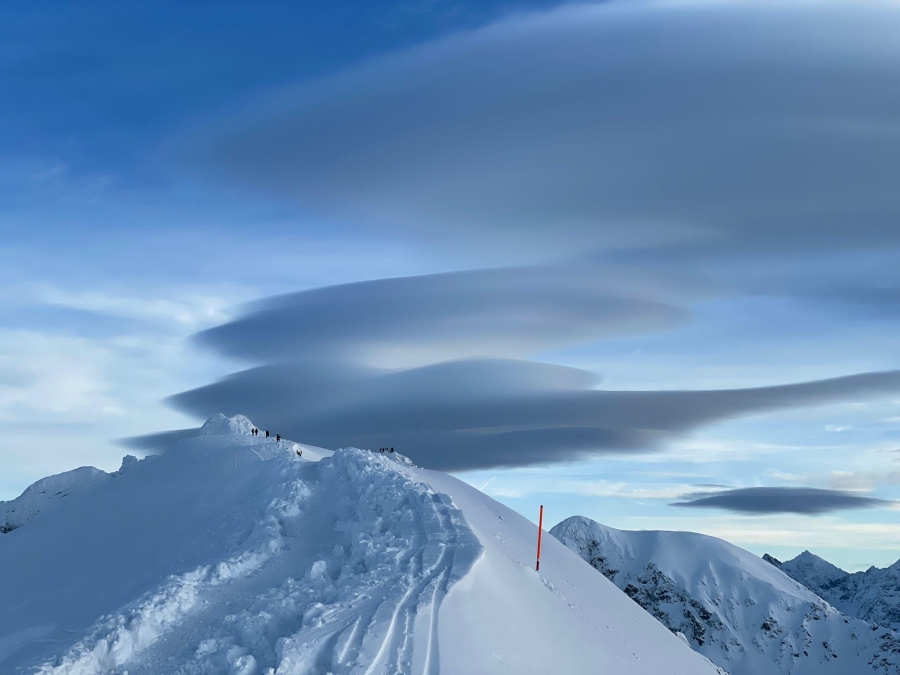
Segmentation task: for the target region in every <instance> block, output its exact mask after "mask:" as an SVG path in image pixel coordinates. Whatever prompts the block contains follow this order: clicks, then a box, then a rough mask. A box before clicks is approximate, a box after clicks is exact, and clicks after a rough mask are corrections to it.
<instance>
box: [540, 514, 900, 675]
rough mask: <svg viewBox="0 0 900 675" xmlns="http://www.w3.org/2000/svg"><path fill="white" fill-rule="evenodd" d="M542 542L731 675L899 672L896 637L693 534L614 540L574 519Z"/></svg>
mask: <svg viewBox="0 0 900 675" xmlns="http://www.w3.org/2000/svg"><path fill="white" fill-rule="evenodd" d="M550 533H551V534H552V535H553V536H554V537H556V538H557V539H559V540H560V541H562V542H563V543H564V544H565V545H566V546H568V547H569V548H571V549H572V550H573V551H575V552H576V553H578V554H579V555H580V556H581V557H582V559H584V560H585V561H586V562H587V563H588V564H590V565H591V566H592V567H594V568H595V569H596V570H598V571H599V572H601V573H602V574H603V575H604V576H605V577H606V578H607V579H609V580H610V581H612V582H613V583H614V584H615V585H616V586H618V587H619V588H620V589H622V590H623V591H624V592H625V594H626V595H628V596H629V597H630V598H631V599H632V600H634V601H635V602H636V603H637V604H639V605H640V606H641V607H643V608H644V609H645V610H646V611H647V612H649V613H650V614H651V615H652V616H654V617H656V619H657V620H659V621H660V622H661V623H662V624H663V625H665V626H666V627H667V628H668V629H669V630H671V631H672V632H673V633H676V634H679V633H681V634H683V635H684V636H685V638H686V639H687V641H688V642H689V644H690V645H691V646H692V647H693V648H694V649H695V650H697V651H698V652H700V653H701V654H703V655H704V656H706V657H707V658H708V659H710V660H711V661H713V663H715V664H716V665H718V666H720V667H721V668H723V669H724V670H726V671H727V672H729V673H730V674H731V675H875V674H877V675H896V673H898V672H900V638H898V636H897V634H896V633H894V632H893V631H891V630H881V631H876V630H873V626H871V625H869V624H868V623H866V622H865V621H861V620H859V619H854V618H850V617H849V616H846V615H845V614H842V613H841V612H839V611H838V610H837V609H835V608H834V607H833V606H832V605H829V604H828V603H827V602H825V601H824V600H823V599H822V598H820V597H818V596H817V595H816V594H815V593H814V592H812V591H811V590H809V588H807V587H804V586H803V585H801V584H800V583H798V582H797V581H795V580H794V579H792V578H790V577H789V576H788V575H786V574H785V573H783V572H782V571H780V568H781V567H782V563H781V562H780V561H779V560H777V559H776V558H774V557H772V556H770V555H768V554H766V555H765V556H763V558H759V557H757V556H755V555H753V554H752V553H750V552H749V551H745V550H743V549H740V548H738V547H737V546H733V545H732V544H729V543H728V542H725V541H722V540H721V539H716V538H714V537H709V536H706V535H701V534H696V533H692V532H663V531H660V532H653V531H638V532H630V531H626V530H616V529H613V528H610V527H606V526H604V525H601V524H600V523H596V522H594V521H591V520H589V519H587V518H584V517H580V516H579V517H573V518H567V519H566V520H564V521H563V522H561V523H560V524H559V525H557V526H556V527H554V528H552V529H551V530H550ZM789 563H792V564H793V567H794V568H796V569H798V570H803V571H806V572H810V573H814V574H813V576H814V577H817V578H819V577H822V578H824V577H829V575H832V576H833V575H835V574H837V575H846V574H847V573H846V572H843V571H842V570H839V569H838V568H836V567H834V566H833V565H831V564H830V563H828V562H827V561H825V560H822V559H821V558H819V557H818V556H816V555H814V554H812V553H810V552H809V551H805V552H804V553H802V554H801V555H799V556H797V557H796V558H795V559H794V560H793V561H789ZM784 564H787V563H784Z"/></svg>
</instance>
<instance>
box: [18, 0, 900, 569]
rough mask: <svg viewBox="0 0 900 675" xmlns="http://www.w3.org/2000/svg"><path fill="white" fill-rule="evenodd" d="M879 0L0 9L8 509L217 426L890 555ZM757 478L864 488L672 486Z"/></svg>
mask: <svg viewBox="0 0 900 675" xmlns="http://www.w3.org/2000/svg"><path fill="white" fill-rule="evenodd" d="M897 12H898V10H897V8H896V6H894V5H891V4H888V3H862V4H857V5H853V6H850V5H847V4H844V5H839V4H829V3H819V2H807V3H802V4H792V3H788V4H783V3H782V4H778V5H775V4H768V3H762V4H760V3H755V4H753V5H751V4H746V5H745V4H740V3H725V2H676V3H673V2H667V3H662V2H638V3H623V2H613V3H608V4H603V5H595V4H578V5H562V4H559V3H550V2H540V3H538V2H536V3H485V2H479V3H469V4H466V3H443V2H421V3H416V2H397V3H387V2H384V3H351V2H332V3H319V4H313V3H244V2H227V3H204V2H198V3H190V4H187V5H185V4H184V3H129V4H127V5H124V4H122V5H117V6H111V5H108V4H101V3H96V4H91V3H80V4H79V5H77V6H75V5H71V4H69V3H58V4H57V3H8V4H7V5H6V6H5V8H4V17H5V20H4V21H3V22H0V38H2V39H0V82H2V85H3V91H4V96H2V97H0V147H2V153H0V235H2V240H0V285H2V288H3V291H4V292H3V293H2V294H0V310H2V311H3V316H4V318H5V320H4V321H3V322H0V420H2V423H3V429H4V434H3V438H2V439H0V467H2V471H0V498H11V497H14V496H15V495H16V494H18V493H19V492H20V491H21V490H22V489H23V488H24V487H25V486H27V485H28V484H30V483H31V482H33V481H34V480H36V479H38V478H40V477H43V476H44V475H47V474H49V473H55V472H59V471H63V470H67V469H70V468H74V467H76V466H80V465H84V464H93V465H96V466H99V467H102V468H107V469H109V468H115V467H116V466H117V465H118V462H119V461H120V459H121V456H122V454H123V452H124V450H123V447H122V446H121V445H120V444H119V443H117V439H121V438H123V437H131V436H138V435H142V434H152V433H154V432H159V431H164V430H168V429H180V428H186V427H192V426H196V424H197V423H198V421H199V420H200V419H201V418H202V417H203V416H204V415H205V414H208V413H209V412H217V411H218V409H219V408H223V407H224V408H226V409H225V410H223V412H227V413H229V414H233V413H234V412H248V413H249V412H253V413H254V415H253V417H254V420H255V421H256V422H257V424H260V425H269V426H275V425H279V428H280V429H282V430H285V431H287V430H288V429H290V431H291V433H292V435H295V436H298V438H297V440H303V441H309V442H315V441H317V440H331V441H333V442H334V443H342V442H347V443H350V442H356V443H360V444H362V443H364V442H369V441H370V440H371V442H372V443H375V446H374V447H377V445H378V443H376V441H375V440H374V439H378V438H384V439H385V440H384V444H393V445H396V446H398V449H402V450H404V451H408V452H409V454H411V455H412V456H414V457H416V458H417V459H419V461H422V462H423V463H426V464H428V463H429V462H432V463H434V464H435V465H441V466H446V468H450V469H452V470H455V471H457V472H458V473H459V474H460V475H461V476H463V477H464V478H465V479H466V480H468V481H470V482H471V483H472V484H474V485H476V486H478V487H482V486H485V490H486V491H487V492H488V493H489V494H492V495H493V496H495V497H496V498H498V499H500V500H501V501H504V502H505V503H507V504H509V505H510V506H512V507H513V508H516V509H517V510H520V511H521V512H522V513H525V514H526V515H529V516H533V515H534V514H535V513H536V511H537V506H538V505H539V504H541V503H543V504H545V505H546V506H547V510H548V513H547V515H548V519H549V520H550V521H552V522H556V521H558V520H561V519H563V518H565V517H567V516H570V515H574V514H580V515H585V516H588V517H592V518H595V519H597V520H599V521H600V522H603V523H605V524H607V525H611V526H614V527H621V528H649V529H661V528H667V529H688V530H694V531H700V532H707V533H709V534H714V535H717V536H723V537H725V538H727V539H729V540H731V541H733V542H735V543H737V544H739V545H743V546H746V547H748V548H749V549H750V550H753V551H755V552H757V553H762V552H763V551H768V552H770V553H772V554H774V555H776V556H777V557H790V556H792V555H795V554H796V553H798V552H800V551H801V550H802V549H804V548H809V549H811V550H813V551H814V552H816V553H819V554H820V555H824V556H825V557H828V558H829V559H830V560H832V561H833V562H834V563H836V564H839V565H841V566H843V567H845V568H847V569H860V568H865V567H868V566H869V565H872V564H877V565H881V566H884V565H887V564H890V563H892V562H894V561H895V560H896V559H897V558H900V526H897V525H895V521H896V514H897V510H896V508H895V505H894V503H893V502H892V500H895V499H900V489H898V485H900V470H898V468H897V467H898V464H897V460H898V459H900V454H898V450H900V387H898V388H895V386H894V384H893V382H894V380H893V379H891V378H892V377H893V376H892V375H888V376H885V377H886V379H885V378H881V379H878V380H877V382H876V381H875V380H873V379H872V378H870V377H869V376H868V375H867V374H871V373H879V372H883V371H893V370H896V369H898V368H900V358H898V355H897V349H896V339H895V337H894V336H895V335H896V334H897V328H898V303H900V278H898V272H897V265H896V261H897V259H898V255H897V254H898V247H900V237H898V235H900V228H898V227H897V222H898V216H900V200H898V197H897V195H896V194H895V193H896V190H895V189H894V185H893V182H892V181H893V177H894V176H896V175H897V174H896V170H897V169H900V131H898V129H900V95H898V94H897V92H896V87H892V86H891V83H893V82H895V81H896V79H895V78H896V76H897V75H898V74H900V73H898V70H900V48H898V47H897V45H896V44H895V43H896V40H895V39H894V36H893V34H892V32H891V31H890V30H889V26H891V25H896V24H895V23H892V21H894V20H896V19H897V18H898V17H897ZM479 270H481V271H479ZM441 273H452V274H449V275H444V276H421V275H435V274H441ZM399 277H403V278H405V279H404V280H401V281H398V282H390V281H387V282H382V281H379V280H389V279H394V278H399ZM357 282H359V283H357ZM337 284H355V285H350V286H342V287H340V288H336V289H325V290H324V291H320V292H315V293H312V294H309V293H307V294H303V293H301V294H300V295H296V293H297V292H299V291H307V290H309V289H316V288H322V287H330V286H334V285H337ZM284 294H294V295H286V296H285V295H284ZM248 303H250V304H248ZM219 326H221V328H216V327H219ZM210 329H215V330H210ZM201 331H206V332H204V333H202V336H201V337H200V338H196V337H192V336H195V335H196V334H197V333H198V332H201ZM551 366H552V367H551ZM560 367H564V368H560ZM247 369H250V370H247ZM239 371H241V372H242V373H243V374H242V375H240V376H238V377H232V378H231V379H226V380H223V381H220V378H225V377H227V376H230V375H232V374H233V373H236V372H239ZM244 371H246V372H244ZM847 376H850V377H849V379H847V380H840V381H838V382H837V383H836V384H824V385H823V384H821V381H827V380H831V379H832V378H843V377H847ZM594 377H596V381H594ZM854 377H856V379H853V378H854ZM879 377H880V376H879ZM860 378H861V379H860ZM216 382H219V383H218V384H216V385H214V386H209V385H211V383H216ZM798 383H812V384H810V385H808V386H806V385H804V386H803V387H801V389H799V390H797V391H794V390H793V389H789V390H787V391H786V392H785V391H783V390H777V389H776V390H773V389H771V388H773V387H778V386H780V385H795V384H798ZM257 388H259V389H257ZM723 390H732V393H726V394H721V393H717V392H722V391H723ZM247 391H254V392H255V391H261V392H262V394H260V395H259V396H257V397H256V398H255V399H253V400H252V401H250V402H249V403H248V402H247V398H246V392H247ZM435 391H439V392H440V395H437V394H432V393H431V392H435ZM598 391H600V392H605V393H603V394H601V395H600V396H599V397H598V396H596V395H595V394H596V392H598ZM648 392H670V394H665V395H664V396H663V397H661V398H660V397H658V396H656V395H647V394H648ZM685 392H687V393H686V394H685ZM704 392H706V393H704ZM172 396H175V398H167V397H172ZM307 400H308V401H309V405H308V406H307V407H306V408H304V409H303V410H302V411H298V410H297V409H296V406H297V405H298V404H297V402H298V401H307ZM726 400H728V401H732V402H731V403H728V404H727V405H724V403H722V402H724V401H726ZM560 401H571V402H572V405H570V406H567V405H563V404H561V403H560ZM635 401H637V402H635ZM720 403H722V405H720ZM247 405H251V406H252V407H253V409H252V410H244V409H243V408H244V407H246V406H247ZM292 406H293V407H292ZM619 406H624V407H623V408H622V410H627V411H629V412H628V414H627V415H625V414H624V413H623V415H624V416H623V418H622V419H621V420H617V419H616V415H615V413H614V411H615V410H619ZM629 406H630V407H629ZM213 408H215V409H213ZM232 408H233V409H232ZM575 409H577V410H579V411H581V410H583V412H581V413H579V415H580V416H574V415H573V413H572V411H573V410H575ZM526 411H535V412H527V413H526ZM611 411H613V412H611ZM673 411H675V412H673ZM576 417H577V419H576ZM626 418H627V419H626ZM603 420H605V421H603ZM392 424H393V425H394V426H391V425H392ZM398 425H399V426H398ZM351 429H353V430H354V431H352V433H351V431H350V430H351ZM304 432H306V433H308V434H309V435H310V436H311V437H307V436H304ZM404 444H407V445H408V447H404ZM429 448H430V450H429ZM417 453H418V456H417ZM762 487H765V488H778V489H779V490H781V491H782V493H783V494H785V495H788V496H791V497H796V496H797V495H801V496H800V497H797V499H802V494H806V493H801V492H796V491H797V490H800V489H805V488H815V489H820V490H832V491H835V493H834V496H835V499H836V500H837V498H838V497H842V496H846V495H848V494H849V495H850V496H851V497H854V498H858V502H857V503H856V506H858V508H849V509H848V508H844V507H843V506H841V507H838V506H835V507H834V508H830V509H828V510H826V511H825V512H820V513H816V514H813V515H810V514H808V513H805V512H803V509H802V508H801V509H796V510H793V511H788V512H773V513H762V514H760V513H748V512H741V511H740V510H723V509H720V508H715V509H708V508H701V507H695V508H684V507H681V506H673V504H678V503H683V502H684V501H686V499H683V498H684V497H685V496H686V495H694V494H695V493H696V494H695V496H699V495H702V494H712V493H714V492H716V491H719V492H722V493H723V494H725V495H726V498H728V496H727V493H728V491H729V490H740V489H745V488H762ZM791 491H794V492H791ZM735 494H736V493H735ZM873 499H880V500H886V501H881V502H874V501H871V500H873ZM865 500H869V501H865ZM837 501H839V500H837ZM837 501H835V504H837ZM841 503H844V502H841Z"/></svg>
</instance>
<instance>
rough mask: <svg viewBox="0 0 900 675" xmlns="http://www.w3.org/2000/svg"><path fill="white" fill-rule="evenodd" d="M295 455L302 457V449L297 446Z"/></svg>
mask: <svg viewBox="0 0 900 675" xmlns="http://www.w3.org/2000/svg"><path fill="white" fill-rule="evenodd" d="M297 457H303V450H301V449H300V448H297Z"/></svg>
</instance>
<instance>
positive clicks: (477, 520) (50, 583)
mask: <svg viewBox="0 0 900 675" xmlns="http://www.w3.org/2000/svg"><path fill="white" fill-rule="evenodd" d="M251 427H252V424H250V422H249V420H246V418H243V419H239V418H231V419H229V418H220V417H217V418H214V419H212V420H210V422H209V423H208V424H207V425H205V427H204V429H205V430H206V432H205V433H202V434H201V435H200V436H197V437H194V438H190V439H186V440H184V441H181V442H179V443H178V444H176V446H175V447H174V448H172V450H170V451H169V452H167V453H165V454H163V455H160V456H157V457H153V458H152V459H150V458H148V459H146V460H142V461H134V460H129V461H128V462H127V463H126V467H125V468H126V469H127V470H123V471H120V472H116V475H113V474H102V475H100V474H99V473H98V474H94V473H91V474H90V475H91V476H94V477H99V479H98V480H92V479H90V480H79V481H76V482H77V483H78V486H79V487H78V489H76V490H71V491H70V492H69V493H68V494H67V496H65V497H62V496H59V497H55V501H54V504H55V507H54V508H47V507H46V504H48V503H50V502H49V498H47V499H43V500H40V499H39V500H37V502H40V503H39V504H38V506H37V507H36V508H34V509H32V510H31V512H30V513H31V516H30V517H29V519H28V520H27V522H23V524H21V525H19V526H18V527H16V528H15V529H12V530H11V531H9V532H7V533H5V534H3V535H0V598H2V599H3V602H2V604H0V671H2V672H4V673H7V672H9V673H13V672H25V673H41V674H43V675H98V674H100V673H122V674H124V673H126V672H127V673H128V675H150V674H153V675H159V674H160V673H167V674H170V673H171V674H183V675H189V674H198V675H199V674H203V675H207V674H214V673H222V674H226V673H227V674H230V675H254V674H258V675H290V674H299V673H321V674H323V675H324V674H325V673H334V674H336V675H341V674H354V675H379V674H388V673H390V674H391V675H393V674H395V673H424V674H426V675H433V674H436V673H444V674H445V675H446V674H451V675H453V674H459V675H472V674H480V673H502V672H510V673H588V672H597V671H598V670H602V671H605V672H616V673H618V674H623V675H628V674H631V675H650V674H654V675H656V674H657V673H667V674H669V675H704V674H708V675H712V674H714V673H717V672H720V671H719V670H718V669H717V668H716V667H714V666H713V665H712V664H710V663H709V662H708V661H707V660H706V659H705V658H703V657H702V656H700V655H698V654H696V653H694V652H692V651H691V650H690V649H689V648H688V647H687V646H685V645H684V644H683V643H682V641H681V640H679V639H678V638H677V637H676V636H674V635H673V634H672V633H671V632H669V631H668V630H666V629H665V628H664V627H663V626H662V625H661V624H659V623H658V622H657V621H656V620H654V619H653V618H652V617H650V616H649V615H648V614H646V613H645V612H644V611H643V610H641V609H640V608H639V607H638V606H636V605H635V604H634V603H633V602H631V600H629V599H628V598H627V597H626V596H625V595H624V594H622V593H621V592H620V591H619V590H618V589H616V588H615V586H613V585H612V584H610V583H609V582H608V581H607V580H606V579H605V578H603V577H602V576H601V575H598V574H596V572H595V571H594V570H592V569H591V568H590V567H589V566H588V565H585V564H584V562H583V561H582V560H580V559H579V558H578V556H577V555H575V554H574V553H572V552H571V551H569V550H567V549H566V548H565V547H563V546H562V545H561V544H559V543H558V542H556V541H553V540H552V539H550V538H548V541H547V546H546V548H545V551H544V553H543V560H544V564H543V565H542V570H541V574H540V575H538V574H537V573H536V572H535V571H534V570H533V567H532V566H533V555H534V543H535V542H534V539H535V535H536V528H535V526H534V525H533V524H532V523H530V522H528V521H527V520H525V519H524V518H522V517H521V516H519V515H518V514H516V513H515V512H513V511H511V510H509V509H507V508H505V507H503V506H501V505H499V504H497V503H496V502H494V501H493V500H491V499H490V498H488V497H487V496H485V495H484V494H482V493H480V492H478V491H477V490H474V489H473V488H471V487H469V486H467V485H465V484H463V483H461V482H460V481H458V480H456V479H454V478H452V477H450V476H447V475H444V474H441V473H437V472H432V471H426V470H423V469H419V468H417V467H415V466H413V465H412V464H411V463H410V462H409V461H408V460H406V459H405V458H403V457H401V456H399V455H397V454H396V453H394V454H381V453H377V452H375V453H373V452H368V451H364V450H357V449H345V450H340V451H337V452H335V453H331V452H329V451H327V450H323V449H320V448H313V447H311V446H306V445H302V444H297V443H293V442H289V441H282V442H281V443H277V442H275V441H274V440H272V439H265V438H260V437H255V436H251V435H249V433H248V430H249V428H251ZM298 451H302V456H299V455H298ZM94 471H96V470H94ZM82 474H84V472H82ZM82 474H79V476H80V475H82ZM84 475H85V476H87V475H88V474H84ZM49 480H50V482H51V483H53V479H49ZM59 480H60V481H65V480H68V479H59ZM34 492H35V490H32V493H34ZM26 493H28V491H26ZM42 494H44V495H47V494H48V493H47V492H46V491H45V492H43V493H42ZM20 499H21V498H20ZM29 499H30V498H29ZM33 502H34V500H31V502H30V503H33ZM2 506H3V508H6V509H9V508H10V505H9V504H4V505H2ZM21 508H22V505H21V504H19V505H17V506H16V512H19V510H20V509H21ZM773 573H777V571H775V570H773Z"/></svg>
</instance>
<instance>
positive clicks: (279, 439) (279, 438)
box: [275, 434, 281, 443]
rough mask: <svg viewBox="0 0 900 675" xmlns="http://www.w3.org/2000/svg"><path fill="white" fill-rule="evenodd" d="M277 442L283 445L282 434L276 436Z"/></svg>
mask: <svg viewBox="0 0 900 675" xmlns="http://www.w3.org/2000/svg"><path fill="white" fill-rule="evenodd" d="M275 442H276V443H281V434H275Z"/></svg>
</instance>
